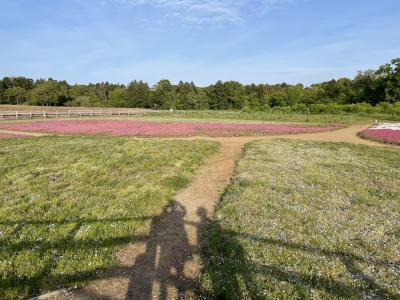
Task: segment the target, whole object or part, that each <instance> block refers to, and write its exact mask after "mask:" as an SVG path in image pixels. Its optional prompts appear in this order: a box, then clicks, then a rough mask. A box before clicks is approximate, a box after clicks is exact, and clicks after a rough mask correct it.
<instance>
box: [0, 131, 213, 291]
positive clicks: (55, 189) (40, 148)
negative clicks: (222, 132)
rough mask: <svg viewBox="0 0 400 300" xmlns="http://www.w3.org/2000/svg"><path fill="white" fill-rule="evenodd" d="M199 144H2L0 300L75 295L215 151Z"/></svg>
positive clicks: (67, 140) (104, 140)
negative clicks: (72, 289)
mask: <svg viewBox="0 0 400 300" xmlns="http://www.w3.org/2000/svg"><path fill="white" fill-rule="evenodd" d="M216 148H217V146H216V144H214V143H211V142H204V141H177V140H134V139H128V138H117V137H100V136H96V137H95V136H92V137H42V138H23V139H2V140H0V174H1V175H0V298H1V299H4V298H25V297H28V296H30V295H34V294H38V293H42V292H45V291H48V290H54V289H58V288H60V287H65V286H66V287H68V286H74V285H80V284H82V283H83V282H84V281H85V280H87V279H90V278H92V277H93V276H94V275H95V272H96V271H99V270H105V269H107V268H109V267H112V266H115V265H117V264H118V261H117V259H116V253H117V251H118V250H119V249H121V247H122V246H123V245H126V244H127V243H129V242H131V241H134V240H137V239H140V238H143V237H144V236H146V234H147V233H148V231H149V225H150V223H151V218H152V217H154V216H157V215H158V214H160V213H161V212H162V210H163V208H164V207H165V206H166V205H167V204H168V202H169V201H170V200H171V199H172V197H173V196H174V195H175V194H176V193H177V191H178V190H179V189H181V188H182V187H184V186H185V185H186V184H187V183H188V181H189V179H190V177H191V175H192V174H193V173H194V171H195V170H196V169H197V168H198V167H199V165H200V164H201V162H202V161H203V159H204V158H205V157H206V156H208V155H210V154H212V153H214V152H215V151H216Z"/></svg>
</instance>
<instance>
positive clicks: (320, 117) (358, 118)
mask: <svg viewBox="0 0 400 300" xmlns="http://www.w3.org/2000/svg"><path fill="white" fill-rule="evenodd" d="M139 118H145V119H162V120H213V121H217V120H226V121H229V120H230V121H231V122H234V121H241V122H242V121H244V120H247V121H267V122H280V123H282V122H290V123H291V122H295V123H311V124H343V125H351V124H368V123H371V124H372V123H373V122H374V121H375V120H376V119H378V120H380V121H382V120H388V121H400V116H393V115H388V114H376V115H363V114H298V113H271V112H262V111H260V112H242V111H215V110H210V111H204V110H203V111H201V110H200V111H179V112H173V113H171V112H157V111H153V112H152V113H148V114H146V115H144V116H140V117H139Z"/></svg>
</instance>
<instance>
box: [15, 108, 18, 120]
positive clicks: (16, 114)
mask: <svg viewBox="0 0 400 300" xmlns="http://www.w3.org/2000/svg"><path fill="white" fill-rule="evenodd" d="M15 118H16V119H18V110H17V111H16V112H15Z"/></svg>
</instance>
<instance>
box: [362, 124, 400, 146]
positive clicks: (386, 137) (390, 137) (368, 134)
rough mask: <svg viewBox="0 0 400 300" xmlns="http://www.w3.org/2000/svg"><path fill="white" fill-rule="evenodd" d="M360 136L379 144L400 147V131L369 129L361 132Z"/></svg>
mask: <svg viewBox="0 0 400 300" xmlns="http://www.w3.org/2000/svg"><path fill="white" fill-rule="evenodd" d="M360 136H361V137H363V138H366V139H371V140H376V141H379V142H384V143H389V144H396V145H400V130H393V129H372V128H369V129H366V130H364V131H361V132H360Z"/></svg>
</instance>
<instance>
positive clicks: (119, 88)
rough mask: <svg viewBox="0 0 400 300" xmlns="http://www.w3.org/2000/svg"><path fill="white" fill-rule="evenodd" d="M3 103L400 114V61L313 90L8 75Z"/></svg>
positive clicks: (1, 83)
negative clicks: (71, 81) (87, 81)
mask: <svg viewBox="0 0 400 300" xmlns="http://www.w3.org/2000/svg"><path fill="white" fill-rule="evenodd" d="M0 104H28V105H43V106H85V107H92V106H100V107H143V108H152V109H171V108H172V109H178V110H200V109H211V110H245V111H246V110H249V111H253V110H255V111H266V110H270V109H274V108H287V110H294V111H301V112H319V111H318V110H320V111H321V112H326V110H328V112H329V110H335V109H338V108H339V107H340V109H342V110H343V107H344V110H346V109H347V110H350V111H351V110H352V109H353V110H354V109H356V110H363V109H364V110H368V109H372V108H374V107H376V106H380V107H381V108H383V110H386V111H387V110H389V112H390V111H392V110H395V113H396V114H397V113H398V114H400V58H397V59H393V60H392V61H391V63H388V64H385V65H383V66H381V67H380V68H379V69H378V70H368V71H363V72H359V73H358V74H357V76H356V77H355V78H354V79H349V78H340V79H338V80H334V79H333V80H331V81H327V82H322V83H316V84H313V85H311V86H309V87H304V86H303V84H296V85H289V84H286V83H282V84H274V85H269V84H249V85H243V84H241V83H239V82H236V81H227V82H221V81H218V82H216V83H215V84H212V85H210V86H207V87H197V86H196V85H195V84H194V83H193V82H183V81H180V82H179V83H178V84H177V85H174V84H171V82H170V81H169V80H160V81H159V82H158V83H157V84H156V85H154V86H153V87H150V86H149V85H148V84H147V83H146V82H143V81H136V80H135V81H132V82H131V83H129V84H128V85H127V86H125V85H122V84H112V83H108V82H101V83H91V84H88V85H83V84H76V85H69V84H68V83H67V82H66V81H57V80H53V79H51V78H49V79H47V80H45V79H38V80H33V79H30V78H25V77H4V78H3V79H2V80H0ZM310 110H311V111H310Z"/></svg>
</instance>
